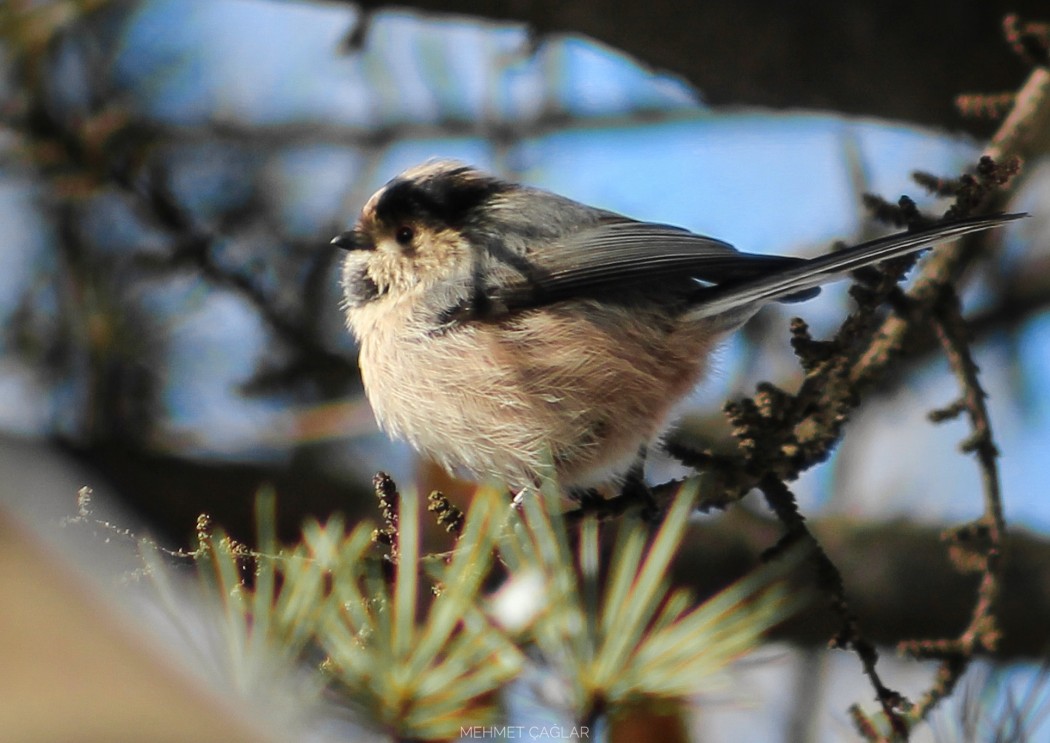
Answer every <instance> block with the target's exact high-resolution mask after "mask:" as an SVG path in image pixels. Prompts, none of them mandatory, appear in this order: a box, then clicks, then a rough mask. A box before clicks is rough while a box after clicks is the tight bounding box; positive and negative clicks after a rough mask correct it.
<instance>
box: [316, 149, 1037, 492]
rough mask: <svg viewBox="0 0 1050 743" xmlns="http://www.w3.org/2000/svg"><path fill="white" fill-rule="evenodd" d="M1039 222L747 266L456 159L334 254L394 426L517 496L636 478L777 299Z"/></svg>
mask: <svg viewBox="0 0 1050 743" xmlns="http://www.w3.org/2000/svg"><path fill="white" fill-rule="evenodd" d="M1020 216H1023V215H1018V214H1002V215H996V216H988V217H977V218H973V219H966V220H962V221H958V222H953V223H948V224H939V225H937V226H935V227H932V228H930V229H928V230H923V231H921V232H905V233H901V234H896V235H890V236H889V237H883V238H879V239H877V240H872V241H870V242H866V243H862V244H860V245H856V246H854V247H851V248H847V249H845V250H841V251H837V252H833V253H829V254H826V255H822V256H819V257H817V258H811V259H802V258H791V257H781V256H771V255H757V254H751V253H742V252H739V251H737V250H736V249H734V248H733V247H732V246H730V245H728V244H727V243H724V242H722V241H720V240H716V239H713V238H710V237H704V236H702V235H698V234H695V233H693V232H690V231H688V230H685V229H681V228H678V227H671V226H668V225H663V224H653V223H649V222H640V221H637V220H634V219H630V218H628V217H624V216H622V215H620V214H616V213H614V212H610V211H605V210H603V209H596V208H594V207H590V206H586V205H584V204H580V203H578V202H576V201H572V200H571V199H568V198H565V197H563V196H558V195H557V194H553V193H550V192H547V191H543V190H540V189H536V188H530V187H527V186H523V185H519V184H515V183H511V182H508V181H505V180H502V179H500V178H496V177H494V176H492V175H488V174H486V173H483V172H481V171H478V170H476V169H474V168H472V167H469V166H467V165H463V164H461V163H456V162H450V161H432V162H428V163H425V164H423V165H420V166H418V167H415V168H412V169H410V170H407V171H405V172H404V173H402V174H401V175H399V176H397V177H396V178H394V179H393V180H391V181H390V182H389V183H387V184H386V185H385V186H383V187H382V188H381V189H380V190H379V191H378V192H377V193H376V194H375V195H373V196H372V197H371V198H370V199H369V200H368V202H367V203H366V204H365V206H364V209H363V210H362V213H361V216H360V218H359V219H358V221H357V224H356V225H355V227H354V228H353V229H352V230H350V231H348V232H344V233H342V234H341V235H339V236H338V237H336V238H335V239H334V240H333V241H332V243H333V244H334V245H336V246H338V247H340V248H344V249H345V250H346V251H347V254H346V257H345V260H344V263H343V272H342V285H343V291H344V297H345V300H344V305H345V310H346V318H347V324H348V326H349V328H350V330H351V331H352V332H353V334H354V336H355V337H356V338H357V341H358V343H359V345H360V357H359V358H360V366H361V375H362V378H363V380H364V386H365V392H366V393H367V395H368V399H369V401H370V403H371V405H372V408H373V410H374V412H375V416H376V419H377V420H378V422H379V425H380V426H381V427H382V428H383V429H384V430H385V431H386V432H387V433H389V434H390V435H392V436H395V437H398V438H403V439H406V440H407V441H408V442H409V443H410V444H412V446H413V447H415V448H416V449H417V450H418V451H420V452H421V453H423V454H425V455H426V456H428V457H431V458H432V459H434V460H436V461H437V462H439V463H441V464H442V465H443V466H444V467H445V468H447V469H449V470H450V471H462V470H466V472H468V473H469V474H471V475H473V476H474V477H476V478H484V479H495V480H499V481H501V482H503V483H505V484H507V485H509V486H512V487H523V486H526V485H530V484H532V483H535V482H536V481H537V479H538V478H540V477H542V476H545V475H553V476H554V477H555V478H556V479H557V481H558V482H559V484H560V485H561V486H563V487H566V488H588V487H593V486H596V485H600V484H605V483H609V482H615V481H616V480H617V479H618V478H621V477H622V476H623V475H624V473H625V472H626V471H627V470H628V469H629V468H630V467H631V465H632V463H633V462H634V461H635V460H636V458H637V457H638V456H639V451H641V450H643V448H644V447H645V446H647V445H648V444H650V443H651V442H653V441H654V440H657V439H658V438H659V437H660V436H661V434H662V433H663V432H664V431H665V430H666V429H667V427H668V426H669V425H670V423H671V422H672V416H673V411H674V408H675V405H676V403H678V402H679V401H680V400H681V399H682V398H683V397H684V396H685V395H686V394H687V393H689V391H690V390H691V389H692V388H693V387H694V386H695V385H696V384H697V382H698V381H699V380H700V379H701V377H702V376H703V374H704V372H705V370H706V368H707V366H708V359H709V358H710V356H711V353H712V350H713V349H714V348H715V347H716V346H717V344H718V343H719V342H720V341H721V340H723V339H724V338H725V337H726V336H727V335H728V334H729V333H731V332H733V331H734V330H736V329H737V328H739V327H740V326H741V325H742V324H743V323H744V322H745V321H746V320H747V319H748V318H750V317H751V316H752V315H753V314H755V313H756V312H757V311H758V310H759V309H760V308H761V307H762V306H763V305H764V304H766V303H768V302H772V301H796V300H802V299H808V298H810V297H812V296H814V295H816V294H817V293H818V292H819V291H820V290H819V286H820V285H821V284H824V283H826V282H829V281H834V280H836V279H839V278H842V277H843V275H844V274H845V273H847V272H849V271H852V270H854V269H857V268H860V267H862V266H866V265H869V264H872V263H876V262H878V261H882V260H886V259H888V258H894V257H897V256H901V255H906V254H908V253H912V252H915V251H918V250H922V249H924V248H927V247H930V246H931V245H933V244H935V243H939V242H942V241H945V240H951V239H953V238H956V237H959V236H960V235H965V234H968V233H971V232H977V231H979V230H985V229H988V228H991V227H996V226H998V225H1001V224H1003V223H1005V222H1008V221H1010V220H1013V219H1017V218H1018V217H1020Z"/></svg>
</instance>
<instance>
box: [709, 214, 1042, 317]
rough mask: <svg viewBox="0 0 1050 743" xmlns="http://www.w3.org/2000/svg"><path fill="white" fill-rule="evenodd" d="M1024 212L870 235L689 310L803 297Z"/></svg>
mask: <svg viewBox="0 0 1050 743" xmlns="http://www.w3.org/2000/svg"><path fill="white" fill-rule="evenodd" d="M1027 216H1028V215H1027V214H1023V213H1018V214H995V215H991V216H984V217H973V218H970V219H964V220H960V221H958V222H951V223H947V224H941V225H937V226H935V227H932V228H930V229H928V230H922V231H916V232H900V233H897V234H895V235H887V236H886V237H880V238H877V239H875V240H869V241H868V242H863V243H860V244H859V245H854V246H851V247H849V248H846V249H845V250H840V251H836V252H834V253H827V254H825V255H821V256H817V257H816V258H810V259H809V260H806V261H804V262H802V263H800V264H798V265H797V266H795V267H792V268H789V269H786V270H784V269H781V270H779V271H776V272H774V273H770V274H768V275H766V276H760V277H758V278H754V279H748V280H746V281H742V282H740V283H735V284H720V285H718V286H714V287H709V288H707V289H705V290H704V292H703V294H702V296H701V297H700V298H699V301H698V302H697V305H696V307H695V308H694V309H693V310H691V311H690V313H689V314H690V315H691V316H692V317H697V318H700V317H711V316H714V315H721V314H725V313H730V312H734V311H739V310H741V309H743V308H746V307H753V308H754V309H755V310H757V309H758V308H759V307H761V306H762V305H764V304H766V303H767V302H772V301H775V300H777V299H782V298H785V297H790V296H791V295H800V297H805V296H806V293H807V292H811V291H812V290H813V289H815V288H817V287H819V286H821V285H822V284H827V283H829V282H832V281H835V280H837V279H840V278H841V277H842V275H843V274H846V273H849V272H850V271H854V270H856V269H858V268H863V267H864V266H870V265H871V264H873V263H879V262H881V261H885V260H889V259H891V258H898V257H900V256H904V255H908V254H910V253H914V252H917V251H919V250H925V249H926V248H930V247H933V246H934V245H936V244H938V243H942V242H945V241H948V240H954V239H956V238H958V237H961V236H963V235H968V234H970V233H972V232H981V231H983V230H987V229H991V228H993V227H999V226H1001V225H1004V224H1006V223H1008V222H1013V221H1014V220H1017V219H1021V218H1023V217H1027Z"/></svg>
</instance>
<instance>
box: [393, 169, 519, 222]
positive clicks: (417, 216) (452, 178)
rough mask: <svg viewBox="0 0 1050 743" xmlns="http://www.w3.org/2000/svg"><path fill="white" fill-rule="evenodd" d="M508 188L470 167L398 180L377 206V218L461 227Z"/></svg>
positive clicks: (395, 180) (394, 181) (396, 179)
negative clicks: (472, 213) (495, 196)
mask: <svg viewBox="0 0 1050 743" xmlns="http://www.w3.org/2000/svg"><path fill="white" fill-rule="evenodd" d="M507 188H508V185H507V184H505V183H503V182H501V181H498V180H496V179H494V178H487V177H481V176H479V175H478V174H477V173H476V172H475V171H473V170H471V169H469V168H459V169H455V170H451V171H449V172H447V173H442V174H440V175H437V176H434V177H431V178H426V179H423V180H410V179H405V178H395V179H394V180H392V181H391V182H390V183H388V184H387V186H386V188H385V189H384V190H383V194H382V196H380V197H379V201H378V202H377V203H376V216H377V217H378V218H379V219H380V220H381V221H384V222H388V223H395V224H396V223H397V222H401V221H404V220H425V221H431V222H437V223H439V224H443V225H448V226H451V227H458V226H460V225H462V224H463V222H464V221H465V220H466V219H467V218H468V217H469V216H470V214H471V212H472V211H473V210H474V209H475V208H477V206H478V205H480V204H481V203H483V202H484V201H485V200H487V199H488V198H489V197H491V196H493V195H495V194H497V193H500V192H501V191H504V190H506V189H507Z"/></svg>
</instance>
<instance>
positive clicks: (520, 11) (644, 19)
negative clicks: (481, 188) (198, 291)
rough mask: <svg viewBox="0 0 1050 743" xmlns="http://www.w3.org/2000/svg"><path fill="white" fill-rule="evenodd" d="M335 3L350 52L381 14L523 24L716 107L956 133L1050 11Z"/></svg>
mask: <svg viewBox="0 0 1050 743" xmlns="http://www.w3.org/2000/svg"><path fill="white" fill-rule="evenodd" d="M328 1H329V2H339V3H345V4H348V5H353V6H355V7H358V8H362V9H363V10H365V11H366V14H365V15H364V16H363V18H364V19H365V20H364V21H362V22H361V23H360V24H358V26H357V27H356V28H354V29H352V30H351V31H350V32H349V36H348V42H349V43H348V46H350V47H351V48H353V47H354V46H355V44H356V45H357V46H358V47H359V46H362V45H364V44H367V42H368V35H367V25H368V20H367V19H368V18H369V15H368V14H369V13H371V12H374V11H379V10H384V9H389V10H396V9H409V10H416V11H420V12H423V13H433V14H440V15H462V16H470V17H472V18H483V19H488V20H491V21H497V22H501V23H517V24H524V25H525V26H526V27H527V28H528V29H529V31H530V33H531V34H532V35H533V38H534V40H535V41H534V42H533V45H534V46H535V45H536V44H537V43H542V40H543V39H544V38H547V37H550V36H557V35H560V34H563V33H575V34H582V35H584V36H589V37H591V38H593V39H596V40H598V41H600V42H603V43H605V44H608V45H609V46H611V47H612V48H614V49H618V50H622V51H624V52H626V53H627V54H630V55H632V56H633V57H635V58H637V59H639V60H642V61H643V62H645V63H648V64H649V65H651V66H652V67H653V68H656V69H658V70H668V71H670V72H671V74H674V75H680V76H682V77H684V78H685V79H686V80H688V81H689V82H690V83H692V84H693V85H694V86H695V87H696V88H697V89H698V90H700V91H701V93H702V95H703V97H704V99H705V100H707V101H708V102H710V103H712V104H715V105H749V106H765V107H770V108H787V107H791V108H796V107H801V108H819V109H832V110H835V111H842V112H844V113H850V114H860V115H867V116H877V117H880V118H894V119H903V120H908V121H915V122H920V123H923V124H932V125H937V126H941V127H945V128H957V127H958V126H960V124H961V119H960V117H959V114H958V112H957V111H956V110H955V108H954V106H953V102H952V101H951V100H950V99H949V98H947V97H946V96H945V94H944V91H946V90H948V91H951V90H1005V89H1009V88H1012V87H1013V81H1014V79H1015V76H1016V74H1017V70H1018V65H1017V64H1016V62H1014V61H1013V60H1011V59H1010V58H1009V55H1007V54H1003V53H1002V49H1003V46H1004V45H1003V40H1002V36H1001V33H1000V31H999V20H1000V19H1001V18H1002V17H1003V16H1004V15H1006V14H1007V13H1008V12H1018V13H1021V14H1022V15H1037V14H1039V13H1042V12H1044V11H1045V5H1044V4H1043V3H1041V2H1039V1H1038V0H1012V1H1011V2H1005V0H1001V1H1000V0H996V1H995V2H986V3H968V4H963V5H960V4H958V3H949V2H946V1H945V0H941V1H940V2H931V3H921V4H912V5H910V6H908V12H907V13H906V14H902V13H901V11H900V8H898V7H897V6H893V5H887V4H886V3H879V2H876V0H865V1H864V2H859V3H845V4H844V3H838V2H833V1H832V0H820V1H819V2H810V3H806V4H805V5H804V6H798V7H794V8H793V9H792V12H790V13H785V12H784V11H783V8H782V7H781V6H779V5H776V4H770V3H767V2H761V0H744V1H743V2H717V3H694V4H682V3H679V2H674V1H673V0H655V1H654V2H646V3H637V2H633V0H597V1H596V0H562V1H561V2H550V1H546V2H533V3H523V2H520V1H518V0H495V1H490V0H398V1H397V2H386V1H384V0H365V1H364V2H355V1H353V0H328ZM730 29H731V30H732V32H731V33H729V32H727V30H730ZM1015 46H1016V45H1015ZM888 49H892V50H893V53H892V54H889V53H887V50H888ZM917 70H921V74H917V73H916V71H917Z"/></svg>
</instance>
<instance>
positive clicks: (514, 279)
mask: <svg viewBox="0 0 1050 743" xmlns="http://www.w3.org/2000/svg"><path fill="white" fill-rule="evenodd" d="M539 244H540V245H541V247H536V246H535V245H533V246H530V248H529V249H528V250H527V251H526V255H525V256H524V257H522V258H519V262H520V263H521V264H524V265H518V266H514V265H511V264H508V263H504V264H502V265H500V266H499V267H498V268H497V269H496V270H495V271H493V272H492V275H491V279H494V280H491V281H489V282H488V285H487V287H486V291H485V293H486V295H487V297H488V299H489V300H490V301H491V302H492V306H494V307H499V308H501V309H506V310H515V309H525V308H528V307H536V306H540V305H544V304H549V303H551V302H557V301H561V300H564V299H570V298H576V297H597V296H601V297H609V296H610V295H611V296H613V297H615V295H616V293H618V292H628V291H629V292H632V293H635V292H638V291H643V292H657V293H658V292H659V291H660V290H661V289H662V288H666V289H669V290H670V289H671V288H676V289H681V290H683V291H688V290H689V289H696V288H699V287H700V286H701V285H718V284H721V283H723V282H731V283H734V284H735V283H737V282H741V281H746V280H749V279H754V278H756V277H758V276H762V275H767V274H769V273H770V272H776V271H779V270H785V269H788V268H791V267H793V266H796V265H798V264H800V263H802V262H803V261H802V260H801V259H798V258H785V257H779V256H765V255H754V254H748V253H741V252H739V251H738V250H736V249H735V248H733V246H731V245H729V244H728V243H725V242H722V241H721V240H716V239H714V238H710V237H704V236H702V235H697V234H696V233H693V232H690V231H689V230H685V229H682V228H680V227H672V226H669V225H661V224H653V223H649V222H636V221H633V220H628V219H626V218H619V219H616V218H609V219H608V220H606V221H603V222H601V223H599V224H597V225H595V226H593V227H588V228H585V229H583V230H580V231H577V232H573V233H570V234H567V235H562V236H560V237H558V238H556V239H554V240H551V241H545V242H540V243H539ZM698 282H699V283H698Z"/></svg>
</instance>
